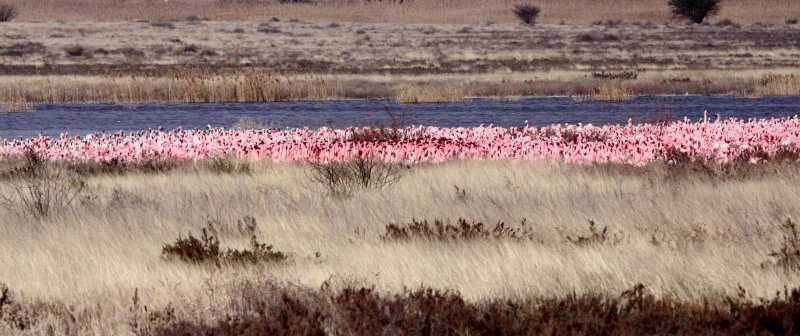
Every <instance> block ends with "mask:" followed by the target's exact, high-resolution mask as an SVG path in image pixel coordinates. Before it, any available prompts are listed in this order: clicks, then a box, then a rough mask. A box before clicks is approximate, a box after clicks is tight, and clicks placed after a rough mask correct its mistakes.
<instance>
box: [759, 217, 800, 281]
mask: <svg viewBox="0 0 800 336" xmlns="http://www.w3.org/2000/svg"><path fill="white" fill-rule="evenodd" d="M781 228H782V229H783V244H782V245H781V247H780V249H778V250H777V251H772V252H770V254H769V256H770V257H772V258H774V261H773V262H764V263H762V264H761V267H768V266H777V267H781V268H783V269H785V270H787V271H798V270H800V231H798V227H797V224H795V223H794V222H792V220H791V219H789V218H787V219H786V221H785V222H784V223H783V225H781Z"/></svg>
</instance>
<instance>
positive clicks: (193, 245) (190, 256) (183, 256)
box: [161, 216, 286, 266]
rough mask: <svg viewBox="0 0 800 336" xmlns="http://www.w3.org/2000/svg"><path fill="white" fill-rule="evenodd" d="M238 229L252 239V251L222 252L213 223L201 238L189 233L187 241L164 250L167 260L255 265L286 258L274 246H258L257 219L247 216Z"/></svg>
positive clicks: (176, 241)
mask: <svg viewBox="0 0 800 336" xmlns="http://www.w3.org/2000/svg"><path fill="white" fill-rule="evenodd" d="M239 226H240V227H241V228H242V229H243V230H244V232H245V233H246V234H247V235H249V236H250V244H249V247H250V249H244V250H233V249H230V248H229V249H227V250H222V249H220V247H219V238H218V234H217V230H216V228H215V227H214V225H213V224H212V222H210V221H209V222H207V223H206V227H204V228H203V229H202V235H201V236H200V239H198V238H195V237H194V236H193V235H191V234H189V236H188V237H187V238H182V237H178V239H176V240H175V242H174V243H172V244H166V245H164V247H163V248H162V249H161V255H162V257H163V258H164V259H165V260H170V261H171V260H179V261H183V262H190V263H196V264H206V263H210V264H214V265H217V266H220V265H221V264H223V263H224V264H245V263H249V264H255V263H259V262H278V261H282V260H284V259H286V255H284V254H283V253H281V252H279V251H273V250H272V248H273V247H272V245H267V244H263V243H259V242H258V239H257V237H256V226H257V224H256V219H255V218H253V217H250V216H245V217H244V218H242V219H240V220H239Z"/></svg>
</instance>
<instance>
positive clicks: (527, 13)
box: [512, 5, 541, 26]
mask: <svg viewBox="0 0 800 336" xmlns="http://www.w3.org/2000/svg"><path fill="white" fill-rule="evenodd" d="M540 11H541V10H540V9H539V7H536V6H533V5H516V6H514V9H513V10H512V12H513V13H514V15H516V16H517V17H518V18H519V19H520V20H522V22H523V23H525V24H527V25H531V26H532V25H535V24H536V18H537V17H539V12H540Z"/></svg>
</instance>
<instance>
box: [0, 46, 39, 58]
mask: <svg viewBox="0 0 800 336" xmlns="http://www.w3.org/2000/svg"><path fill="white" fill-rule="evenodd" d="M46 51H47V47H45V46H44V44H41V43H39V42H25V43H14V44H12V45H9V46H0V56H9V57H23V56H28V55H35V54H44V53H45V52H46Z"/></svg>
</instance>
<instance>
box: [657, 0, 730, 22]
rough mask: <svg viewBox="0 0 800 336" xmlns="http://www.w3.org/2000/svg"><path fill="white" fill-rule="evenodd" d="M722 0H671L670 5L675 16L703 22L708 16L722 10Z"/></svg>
mask: <svg viewBox="0 0 800 336" xmlns="http://www.w3.org/2000/svg"><path fill="white" fill-rule="evenodd" d="M720 2H721V0H669V7H670V11H671V12H672V15H673V16H675V17H685V18H687V19H689V20H691V21H692V22H694V23H703V20H704V19H705V18H706V17H707V16H712V15H715V14H717V13H718V12H719V10H720Z"/></svg>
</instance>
